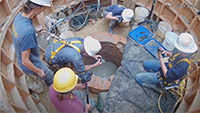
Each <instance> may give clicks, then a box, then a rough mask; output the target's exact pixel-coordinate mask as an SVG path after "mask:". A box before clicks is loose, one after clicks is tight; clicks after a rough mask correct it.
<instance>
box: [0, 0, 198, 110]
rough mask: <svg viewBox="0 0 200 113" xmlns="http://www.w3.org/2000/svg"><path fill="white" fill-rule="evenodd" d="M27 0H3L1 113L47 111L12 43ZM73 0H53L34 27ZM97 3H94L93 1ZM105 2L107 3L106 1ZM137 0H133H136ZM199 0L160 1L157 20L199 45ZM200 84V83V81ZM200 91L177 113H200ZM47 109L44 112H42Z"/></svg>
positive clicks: (144, 1)
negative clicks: (30, 85)
mask: <svg viewBox="0 0 200 113" xmlns="http://www.w3.org/2000/svg"><path fill="white" fill-rule="evenodd" d="M23 1H26V0H0V9H1V10H0V14H1V18H0V25H3V26H2V28H1V29H2V32H0V59H1V64H0V84H1V85H0V112H13V113H14V112H37V113H38V112H44V111H45V109H44V107H43V106H42V104H41V103H40V100H37V99H36V98H35V97H34V96H32V95H30V93H29V91H28V88H27V84H26V75H25V74H24V73H23V72H22V71H21V69H20V68H19V66H18V64H17V59H16V55H15V50H14V46H13V44H12V35H11V23H12V21H13V18H14V17H15V15H16V14H17V13H18V12H19V11H20V10H21V8H22V5H23ZM71 1H73V0H53V1H52V6H51V7H50V8H48V9H46V10H45V11H44V12H43V13H41V14H40V15H39V16H38V17H37V18H34V19H33V23H34V25H44V20H43V18H44V17H45V16H46V15H47V14H49V13H51V12H53V11H54V9H55V8H56V7H57V6H59V5H63V4H67V3H70V2H71ZM92 1H93V0H92ZM104 1H105V0H104ZM132 1H133V0H132ZM152 2H153V0H136V2H135V4H136V6H143V7H146V8H148V9H149V10H150V8H151V4H152ZM199 4H200V2H199V0H157V2H156V5H155V9H154V12H153V19H154V20H155V21H161V20H164V21H167V22H169V23H170V24H171V25H172V27H173V31H175V32H179V33H181V32H189V33H191V34H192V35H193V36H194V37H195V41H196V43H198V44H199V38H200V32H199V29H200V18H199V16H198V15H197V12H198V11H199V9H200V6H199ZM196 73H197V72H196V71H195V70H194V71H193V72H192V73H191V75H190V77H189V78H188V84H187V87H189V86H190V85H191V84H192V83H194V82H195V80H196V77H197V76H196ZM197 83H198V84H199V80H198V81H197ZM199 92H200V89H199V86H198V85H195V87H194V88H192V89H190V90H188V91H187V92H186V94H185V96H184V99H183V101H182V102H181V104H180V106H179V108H178V110H177V112H199V111H200V93H199ZM41 109H43V110H44V111H41Z"/></svg>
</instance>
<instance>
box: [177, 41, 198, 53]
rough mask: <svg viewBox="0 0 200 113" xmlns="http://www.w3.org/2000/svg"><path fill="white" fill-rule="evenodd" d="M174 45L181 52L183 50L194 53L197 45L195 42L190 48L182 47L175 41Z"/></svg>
mask: <svg viewBox="0 0 200 113" xmlns="http://www.w3.org/2000/svg"><path fill="white" fill-rule="evenodd" d="M174 46H175V47H176V48H177V49H178V50H180V51H181V52H184V53H194V52H196V51H197V49H198V47H197V45H196V44H195V43H193V45H192V48H184V47H181V46H179V44H178V43H177V41H176V42H175V43H174Z"/></svg>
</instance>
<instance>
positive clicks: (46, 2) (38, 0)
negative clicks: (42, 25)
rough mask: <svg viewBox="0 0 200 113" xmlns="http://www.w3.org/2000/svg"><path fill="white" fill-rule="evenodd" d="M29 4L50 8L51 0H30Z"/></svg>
mask: <svg viewBox="0 0 200 113" xmlns="http://www.w3.org/2000/svg"><path fill="white" fill-rule="evenodd" d="M30 1H31V2H33V3H35V4H38V5H41V6H47V7H50V6H51V0H30Z"/></svg>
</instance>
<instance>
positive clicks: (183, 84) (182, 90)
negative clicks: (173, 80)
mask: <svg viewBox="0 0 200 113" xmlns="http://www.w3.org/2000/svg"><path fill="white" fill-rule="evenodd" d="M191 61H192V62H193V63H194V64H195V67H196V71H197V72H196V75H197V76H196V79H195V81H194V83H193V84H192V85H191V86H190V87H189V88H185V87H186V80H187V78H188V77H189V76H186V77H185V78H184V79H183V80H182V81H181V83H180V85H179V87H177V89H176V90H175V89H170V90H169V92H170V93H171V94H173V95H178V96H179V99H178V100H177V101H176V103H175V105H174V108H173V111H174V110H175V108H176V107H177V105H178V104H179V102H180V101H181V100H182V99H183V97H184V93H185V91H186V90H189V89H191V88H192V87H194V85H195V84H196V83H197V81H198V78H199V76H198V75H199V67H198V64H197V62H195V60H193V59H191ZM164 93H165V92H164V91H163V92H162V93H161V94H160V96H159V98H158V109H159V111H160V112H161V113H163V111H162V109H161V106H160V100H161V98H162V96H163V94H164Z"/></svg>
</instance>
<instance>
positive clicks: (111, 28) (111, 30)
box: [108, 20, 117, 34]
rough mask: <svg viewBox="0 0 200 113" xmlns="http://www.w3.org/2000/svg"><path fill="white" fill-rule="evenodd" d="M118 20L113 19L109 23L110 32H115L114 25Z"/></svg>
mask: <svg viewBox="0 0 200 113" xmlns="http://www.w3.org/2000/svg"><path fill="white" fill-rule="evenodd" d="M116 22H117V21H116V20H111V21H110V23H109V29H108V33H111V34H112V33H113V27H114V26H115V24H116Z"/></svg>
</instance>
